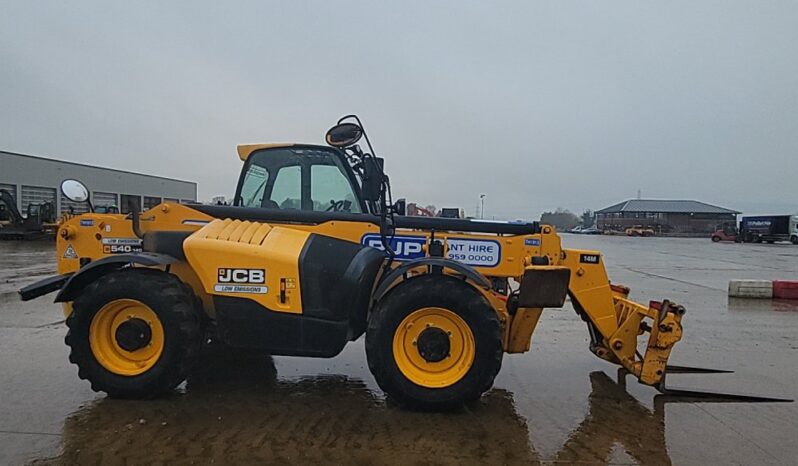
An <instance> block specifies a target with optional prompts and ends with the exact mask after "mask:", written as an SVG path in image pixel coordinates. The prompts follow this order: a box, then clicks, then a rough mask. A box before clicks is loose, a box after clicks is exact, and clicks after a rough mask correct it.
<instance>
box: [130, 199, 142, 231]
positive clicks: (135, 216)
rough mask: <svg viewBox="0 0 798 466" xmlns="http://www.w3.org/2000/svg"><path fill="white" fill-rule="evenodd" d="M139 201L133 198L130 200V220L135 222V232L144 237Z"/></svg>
mask: <svg viewBox="0 0 798 466" xmlns="http://www.w3.org/2000/svg"><path fill="white" fill-rule="evenodd" d="M137 204H138V203H137V202H134V201H133V200H132V199H131V200H130V201H128V203H127V206H128V208H130V221H131V223H132V224H133V234H134V235H136V236H138V237H139V239H144V233H142V231H141V218H140V213H139V206H138V205H137Z"/></svg>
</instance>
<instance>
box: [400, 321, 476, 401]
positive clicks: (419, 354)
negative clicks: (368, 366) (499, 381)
mask: <svg viewBox="0 0 798 466" xmlns="http://www.w3.org/2000/svg"><path fill="white" fill-rule="evenodd" d="M431 336H433V337H436V338H438V339H439V341H438V342H439V343H440V339H443V338H448V352H446V351H445V352H444V353H445V354H444V353H440V352H439V353H438V354H437V355H435V356H430V354H429V350H428V349H426V352H425V347H429V340H430V337H431ZM420 343H421V347H420V346H419V344H420ZM439 347H440V345H438V347H437V348H439ZM393 355H394V360H395V361H396V364H397V366H399V370H400V371H401V372H402V374H403V375H404V376H405V377H407V378H408V379H409V380H410V381H411V382H413V383H415V384H416V385H420V386H422V387H427V388H443V387H448V386H450V385H453V384H455V383H457V381H459V380H460V379H462V378H463V376H465V375H466V373H467V372H468V370H469V369H471V365H472V364H473V363H474V355H475V344H474V334H473V333H472V332H471V328H470V327H469V326H468V324H467V323H466V322H465V320H463V318H462V317H460V316H458V315H457V314H455V313H454V312H452V311H450V310H448V309H443V308H440V307H424V308H421V309H417V310H415V311H413V312H412V313H410V315H408V316H407V317H405V318H404V320H402V322H401V323H400V324H399V327H397V329H396V333H394V337H393Z"/></svg>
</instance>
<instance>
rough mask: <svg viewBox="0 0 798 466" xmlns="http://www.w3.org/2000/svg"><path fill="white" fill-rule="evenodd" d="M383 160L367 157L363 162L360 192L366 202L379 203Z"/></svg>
mask: <svg viewBox="0 0 798 466" xmlns="http://www.w3.org/2000/svg"><path fill="white" fill-rule="evenodd" d="M383 162H384V161H383V159H381V158H376V163H375V158H373V157H369V158H367V159H366V160H364V161H363V186H362V187H361V191H362V193H363V199H365V200H367V201H375V202H376V201H379V200H380V192H381V191H382V177H383V176H384V175H383V174H382V167H383Z"/></svg>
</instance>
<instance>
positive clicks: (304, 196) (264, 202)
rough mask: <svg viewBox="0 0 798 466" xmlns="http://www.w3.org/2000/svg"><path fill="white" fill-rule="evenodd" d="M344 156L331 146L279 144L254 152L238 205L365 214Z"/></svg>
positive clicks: (247, 168) (249, 162)
mask: <svg viewBox="0 0 798 466" xmlns="http://www.w3.org/2000/svg"><path fill="white" fill-rule="evenodd" d="M355 193H356V191H355V187H354V186H353V184H352V180H351V178H350V177H349V172H348V171H347V169H346V167H345V166H344V162H343V160H342V158H341V156H340V155H339V154H338V153H337V152H334V151H333V150H331V149H324V148H307V147H280V148H274V149H263V150H259V151H256V152H254V153H253V154H252V155H251V156H250V158H249V160H248V161H247V165H246V172H245V173H244V178H243V181H242V183H241V186H240V191H239V195H238V197H237V199H236V205H241V206H245V207H260V208H267V209H294V210H312V211H322V212H323V211H334V212H351V213H362V212H363V210H362V207H361V203H360V200H359V199H358V197H357V196H356V194H355Z"/></svg>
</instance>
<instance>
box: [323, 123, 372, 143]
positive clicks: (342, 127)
mask: <svg viewBox="0 0 798 466" xmlns="http://www.w3.org/2000/svg"><path fill="white" fill-rule="evenodd" d="M361 137H363V128H361V127H360V126H358V125H356V124H354V123H339V124H337V125H335V126H333V127H332V128H330V129H329V130H328V131H327V134H326V135H325V137H324V139H325V140H326V141H327V144H329V145H331V146H333V147H338V148H344V147H349V146H351V145H353V144H354V143H356V142H358V141H359V140H360V138H361Z"/></svg>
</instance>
